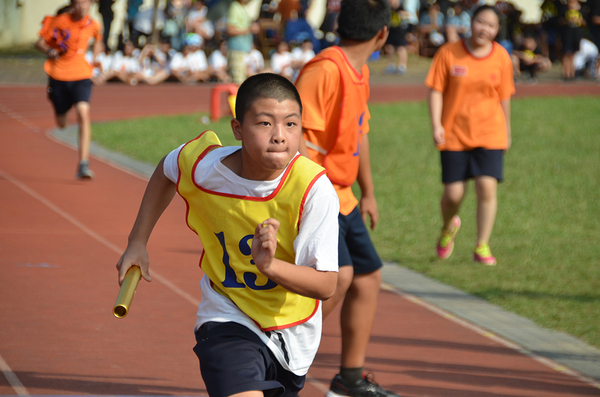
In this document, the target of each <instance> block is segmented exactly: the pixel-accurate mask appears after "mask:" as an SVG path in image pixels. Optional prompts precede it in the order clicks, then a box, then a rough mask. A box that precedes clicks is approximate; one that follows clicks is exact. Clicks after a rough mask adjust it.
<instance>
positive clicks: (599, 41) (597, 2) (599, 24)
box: [588, 0, 600, 82]
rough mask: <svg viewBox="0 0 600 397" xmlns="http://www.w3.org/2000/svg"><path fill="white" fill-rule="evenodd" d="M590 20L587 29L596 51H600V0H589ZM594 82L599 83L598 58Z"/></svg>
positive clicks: (599, 68) (599, 65)
mask: <svg viewBox="0 0 600 397" xmlns="http://www.w3.org/2000/svg"><path fill="white" fill-rule="evenodd" d="M589 3H590V19H589V23H588V27H589V29H590V34H591V39H592V42H593V43H594V45H595V46H596V48H597V49H600V0H589ZM595 74H596V80H598V81H599V82H600V57H598V59H597V60H596V73H595Z"/></svg>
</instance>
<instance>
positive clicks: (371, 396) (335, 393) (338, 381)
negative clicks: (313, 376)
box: [327, 374, 400, 397]
mask: <svg viewBox="0 0 600 397" xmlns="http://www.w3.org/2000/svg"><path fill="white" fill-rule="evenodd" d="M327 397H400V396H399V395H398V394H396V393H393V392H391V391H387V390H383V389H382V388H381V387H379V385H378V384H377V383H375V382H373V377H372V376H371V375H370V374H369V375H367V376H366V377H364V378H363V379H360V380H358V381H357V382H356V383H354V384H353V385H351V384H349V383H346V382H345V381H344V380H343V379H342V377H341V376H340V375H339V374H337V375H336V376H335V377H334V378H333V380H332V381H331V388H330V389H329V391H328V392H327Z"/></svg>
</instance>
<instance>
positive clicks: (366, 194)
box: [356, 134, 379, 230]
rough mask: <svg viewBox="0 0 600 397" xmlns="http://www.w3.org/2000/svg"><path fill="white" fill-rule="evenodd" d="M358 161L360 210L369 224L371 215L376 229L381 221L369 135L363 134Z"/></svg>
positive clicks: (372, 223) (372, 228)
mask: <svg viewBox="0 0 600 397" xmlns="http://www.w3.org/2000/svg"><path fill="white" fill-rule="evenodd" d="M358 161H359V163H358V177H357V179H356V180H357V181H358V185H359V186H360V192H361V197H360V206H359V207H360V212H361V214H362V218H363V222H365V225H366V224H367V215H368V216H370V217H371V225H370V226H371V230H374V229H375V226H376V225H377V222H378V221H379V211H378V210H377V201H376V200H375V188H374V186H373V176H372V175H371V154H370V149H369V136H368V135H367V134H365V135H363V137H362V142H361V144H360V155H359V160H358Z"/></svg>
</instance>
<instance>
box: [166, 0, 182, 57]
mask: <svg viewBox="0 0 600 397" xmlns="http://www.w3.org/2000/svg"><path fill="white" fill-rule="evenodd" d="M165 13H166V20H165V24H164V27H163V30H162V36H163V37H167V38H168V39H169V40H170V42H171V48H173V49H174V50H175V51H181V50H182V48H183V37H184V35H185V16H186V13H187V7H186V2H185V0H170V1H169V2H168V3H167V7H166V9H165Z"/></svg>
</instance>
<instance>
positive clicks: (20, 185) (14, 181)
mask: <svg viewBox="0 0 600 397" xmlns="http://www.w3.org/2000/svg"><path fill="white" fill-rule="evenodd" d="M0 176H1V177H3V178H4V179H6V180H8V181H9V182H11V183H12V184H13V185H15V186H17V187H18V188H19V189H21V190H23V191H24V192H25V193H27V194H29V195H30V196H31V197H33V198H35V199H36V200H38V201H39V202H41V203H42V204H44V205H45V206H47V207H48V208H50V209H51V210H52V211H54V212H55V213H57V214H58V215H60V216H62V217H63V218H64V219H66V220H67V221H69V222H70V223H72V224H73V225H74V226H75V227H77V228H79V229H80V230H82V231H83V232H84V233H86V234H87V235H89V236H90V237H92V238H93V239H94V240H96V241H98V242H99V243H100V244H102V245H104V246H105V247H107V248H109V249H110V250H112V251H113V252H115V253H116V254H117V255H121V254H123V252H124V251H125V250H124V249H122V248H119V247H117V246H116V245H115V244H113V243H111V242H110V241H108V240H107V239H105V238H104V237H102V236H101V235H99V234H98V233H96V232H94V231H93V230H91V229H90V228H89V227H87V226H85V225H84V224H83V223H81V222H80V221H78V220H77V219H75V218H74V217H72V216H71V215H69V214H68V213H67V212H65V211H63V210H62V209H60V208H59V207H57V206H56V205H55V204H54V203H52V202H51V201H49V200H48V199H46V198H45V197H43V196H42V195H40V194H38V193H37V192H36V191H34V190H32V189H30V188H29V187H28V186H26V185H25V184H23V183H21V182H20V181H18V180H17V179H15V178H13V177H12V176H11V175H9V174H7V173H5V172H3V171H2V170H0ZM152 278H154V279H156V280H157V281H158V282H160V283H162V284H163V285H165V286H166V287H167V288H169V289H170V290H171V291H173V292H175V293H176V294H177V295H179V296H180V297H182V298H183V299H185V300H187V301H188V302H190V303H191V304H193V305H195V306H198V305H199V304H200V300H198V299H196V298H194V297H193V296H191V295H190V294H188V293H187V292H185V291H183V290H182V289H180V288H179V287H177V286H176V285H175V284H173V283H172V282H170V281H169V280H167V279H166V278H165V277H163V276H161V275H160V274H158V273H157V272H156V270H153V271H152Z"/></svg>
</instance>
